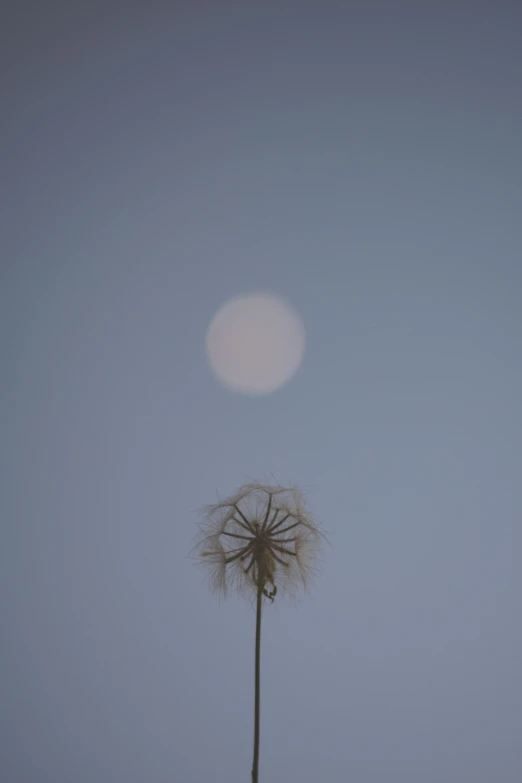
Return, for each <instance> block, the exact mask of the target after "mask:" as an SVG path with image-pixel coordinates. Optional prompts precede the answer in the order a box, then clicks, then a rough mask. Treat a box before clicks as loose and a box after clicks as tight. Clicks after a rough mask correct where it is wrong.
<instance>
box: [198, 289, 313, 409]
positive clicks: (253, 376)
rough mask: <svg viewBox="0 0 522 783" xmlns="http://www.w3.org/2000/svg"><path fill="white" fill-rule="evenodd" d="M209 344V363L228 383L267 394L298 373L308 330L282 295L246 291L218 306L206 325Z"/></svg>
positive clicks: (235, 386)
mask: <svg viewBox="0 0 522 783" xmlns="http://www.w3.org/2000/svg"><path fill="white" fill-rule="evenodd" d="M206 347H207V355H208V359H209V362H210V366H211V367H212V369H213V371H214V373H215V375H216V376H217V378H218V379H219V381H220V382H221V383H222V384H223V385H224V386H226V387H227V388H229V389H232V390H233V391H237V392H242V393H244V394H269V393H270V392H273V391H275V390H276V389H279V388H280V387H281V386H283V385H284V384H285V383H287V382H288V381H289V380H290V379H291V378H292V376H293V375H294V374H295V373H296V371H297V369H298V367H299V365H300V364H301V360H302V358H303V354H304V348H305V330H304V326H303V324H302V321H301V319H300V318H299V316H298V314H297V313H296V312H295V310H294V309H293V308H292V307H290V305H288V304H287V303H286V302H285V301H284V300H283V299H280V298H279V297H276V296H269V295H267V294H248V295H246V296H240V297H238V298H236V299H231V300H230V301H228V302H226V303H225V304H224V305H223V306H222V307H221V308H220V309H219V310H218V312H217V313H216V315H215V316H214V318H213V319H212V321H211V322H210V326H209V327H208V331H207V337H206Z"/></svg>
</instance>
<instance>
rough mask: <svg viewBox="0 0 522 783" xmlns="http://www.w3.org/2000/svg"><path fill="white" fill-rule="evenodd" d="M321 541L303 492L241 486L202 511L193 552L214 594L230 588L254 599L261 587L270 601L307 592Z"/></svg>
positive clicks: (264, 486)
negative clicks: (277, 596)
mask: <svg viewBox="0 0 522 783" xmlns="http://www.w3.org/2000/svg"><path fill="white" fill-rule="evenodd" d="M324 538H325V536H324V534H323V533H322V532H321V531H320V530H319V527H318V526H317V524H316V523H314V522H313V521H312V518H311V516H310V514H309V513H308V512H307V511H306V508H305V499H304V495H303V493H302V491H301V490H299V489H288V488H285V487H279V486H270V485H263V484H245V485H244V486H242V487H241V488H240V489H239V490H238V491H237V492H236V493H235V494H234V495H232V496H231V497H229V498H227V499H226V500H224V501H222V502H220V503H216V504H214V505H211V506H207V507H206V508H205V509H204V521H203V522H202V524H201V525H200V532H199V535H198V540H197V543H196V546H195V549H196V551H197V553H198V560H199V562H200V563H202V564H204V565H207V566H209V567H210V573H211V584H212V587H213V589H214V590H215V591H216V592H219V593H221V594H222V595H224V596H226V595H227V592H228V590H229V589H230V588H233V589H236V590H238V591H239V592H240V593H242V594H244V595H246V596H247V597H248V598H250V599H253V598H255V596H256V594H257V589H258V586H261V589H262V590H263V591H264V594H265V595H266V596H267V597H269V598H270V597H271V596H273V595H275V592H276V591H277V592H278V591H280V590H282V591H284V592H286V593H287V594H290V595H292V596H293V595H295V592H294V590H295V588H296V587H298V586H299V585H301V586H303V587H304V588H305V589H307V588H308V586H309V583H310V580H311V577H312V576H313V575H314V573H315V571H316V558H317V555H318V553H319V550H320V547H321V542H322V539H324Z"/></svg>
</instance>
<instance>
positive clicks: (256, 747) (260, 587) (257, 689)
mask: <svg viewBox="0 0 522 783" xmlns="http://www.w3.org/2000/svg"><path fill="white" fill-rule="evenodd" d="M262 605H263V580H262V579H260V580H259V584H258V585H257V605H256V663H255V701H254V761H253V763H252V783H258V780H259V777H258V775H259V706H260V704H259V701H260V695H261V687H260V686H261V607H262Z"/></svg>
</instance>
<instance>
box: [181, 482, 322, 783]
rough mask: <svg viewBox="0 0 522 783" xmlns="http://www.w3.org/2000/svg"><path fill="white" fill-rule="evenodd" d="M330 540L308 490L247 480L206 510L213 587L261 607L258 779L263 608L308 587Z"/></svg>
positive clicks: (200, 548)
mask: <svg viewBox="0 0 522 783" xmlns="http://www.w3.org/2000/svg"><path fill="white" fill-rule="evenodd" d="M324 538H325V536H324V533H322V532H321V531H320V530H319V527H318V526H317V524H315V523H314V522H313V521H312V518H311V516H310V515H309V513H308V512H307V511H306V508H305V501H304V495H303V493H302V492H301V491H300V490H298V489H288V488H284V487H278V486H268V485H262V484H246V485H244V486H243V487H241V489H239V490H238V492H237V493H236V494H235V495H233V496H232V497H230V498H227V499H226V500H224V501H223V502H221V503H217V504H215V505H212V506H208V507H207V508H206V509H205V520H204V522H203V523H202V524H201V530H200V535H199V537H198V540H197V543H196V549H197V552H198V555H199V562H201V563H203V564H206V565H208V566H209V567H210V573H211V584H212V587H213V589H214V590H215V591H216V592H218V593H221V594H222V595H224V596H226V595H227V594H228V592H229V591H230V590H231V589H233V590H235V591H237V592H239V593H240V594H242V595H245V596H246V597H247V598H249V599H250V600H251V602H252V603H253V604H254V605H255V607H256V647H255V706H254V760H253V765H252V783H258V767H259V707H260V703H259V702H260V654H261V610H262V605H263V600H264V599H268V600H269V601H270V602H271V603H273V602H274V599H275V597H276V595H280V594H281V592H283V593H287V594H289V595H291V596H294V597H295V594H296V593H295V590H296V588H298V587H299V586H302V587H304V589H305V590H307V589H308V587H309V584H310V581H311V579H312V577H313V576H314V574H315V572H316V558H317V555H318V553H319V550H320V546H321V542H322V540H323V539H324Z"/></svg>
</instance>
